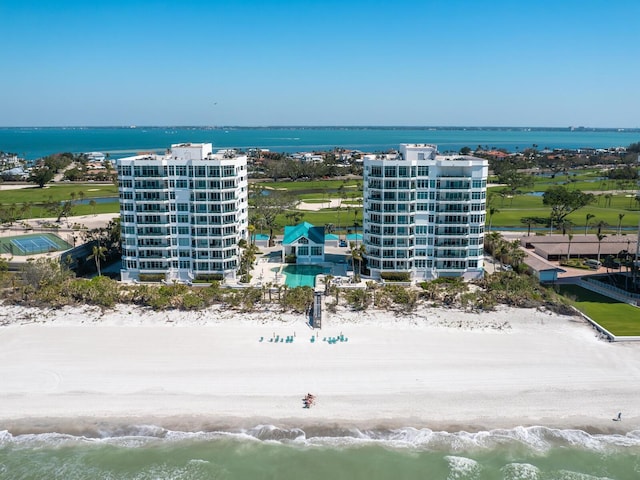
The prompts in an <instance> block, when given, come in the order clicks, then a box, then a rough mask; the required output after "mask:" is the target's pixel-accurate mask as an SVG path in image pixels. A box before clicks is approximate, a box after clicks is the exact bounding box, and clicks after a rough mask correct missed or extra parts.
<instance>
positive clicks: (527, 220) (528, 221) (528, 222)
mask: <svg viewBox="0 0 640 480" xmlns="http://www.w3.org/2000/svg"><path fill="white" fill-rule="evenodd" d="M520 223H524V224H525V225H526V226H527V237H530V236H531V226H532V225H537V224H538V222H537V220H536V219H535V218H532V217H524V218H521V219H520Z"/></svg>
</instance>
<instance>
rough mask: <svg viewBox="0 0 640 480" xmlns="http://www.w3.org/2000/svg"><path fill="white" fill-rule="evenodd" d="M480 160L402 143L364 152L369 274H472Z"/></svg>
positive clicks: (484, 167)
mask: <svg viewBox="0 0 640 480" xmlns="http://www.w3.org/2000/svg"><path fill="white" fill-rule="evenodd" d="M487 174H488V162H487V160H485V159H482V158H477V157H473V156H468V155H440V154H438V150H437V147H436V146H435V145H427V144H402V145H400V150H399V152H397V153H393V154H379V155H367V156H365V158H364V186H363V188H364V191H363V196H364V210H363V225H364V238H363V241H364V245H365V249H366V254H365V258H366V265H367V268H368V269H369V271H370V276H371V277H372V278H374V279H379V278H384V277H385V272H406V273H409V275H410V278H411V279H412V280H414V281H419V280H429V279H434V278H437V277H441V276H442V277H462V278H465V279H473V278H480V277H482V274H483V258H484V253H483V238H484V224H485V213H486V190H487Z"/></svg>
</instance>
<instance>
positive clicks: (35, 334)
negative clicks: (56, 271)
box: [0, 306, 640, 431]
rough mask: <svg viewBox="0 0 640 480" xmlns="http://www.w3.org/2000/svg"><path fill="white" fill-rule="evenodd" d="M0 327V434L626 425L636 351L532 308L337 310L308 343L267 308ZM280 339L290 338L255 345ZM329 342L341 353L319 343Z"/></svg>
mask: <svg viewBox="0 0 640 480" xmlns="http://www.w3.org/2000/svg"><path fill="white" fill-rule="evenodd" d="M425 316H426V318H425ZM0 323H8V325H5V326H3V327H0V429H2V428H18V429H23V430H24V429H26V430H29V429H43V430H46V429H54V430H55V429H57V430H58V431H60V429H64V428H67V429H68V428H71V427H70V425H73V424H81V423H82V422H86V423H91V422H94V424H99V423H101V422H102V423H103V422H109V421H114V422H115V421H121V422H129V423H131V422H134V423H155V424H161V425H163V426H167V427H174V428H182V429H195V430H197V429H200V428H205V426H206V425H229V426H238V427H240V426H253V425H256V424H260V423H262V424H265V423H271V424H276V425H294V426H295V425H297V426H303V425H311V424H314V425H333V424H339V425H343V426H359V427H374V426H387V427H394V426H398V427H399V426H415V427H429V428H432V429H447V430H460V429H466V430H480V429H488V428H502V427H505V428H509V427H515V426H518V425H546V426H550V427H559V428H581V429H586V430H590V431H630V430H634V429H638V428H640V414H639V413H638V409H639V408H640V402H639V401H638V393H639V387H638V385H640V344H633V343H628V344H623V343H620V344H618V343H608V342H605V341H602V340H600V339H598V338H597V335H596V332H595V331H594V330H593V329H591V328H590V327H589V326H587V325H586V324H585V323H583V322H582V321H581V320H579V319H578V318H572V317H562V316H558V315H553V314H549V313H545V312H540V311H536V310H516V309H502V310H500V311H498V312H495V313H488V314H482V315H475V314H466V313H462V312H459V311H455V310H441V309H440V310H436V309H431V310H426V311H423V312H422V313H421V314H419V315H415V316H411V317H410V318H404V317H396V316H394V315H393V314H388V313H387V314H383V313H380V312H378V313H377V314H353V313H351V312H341V313H340V314H338V315H331V316H330V318H329V321H328V322H327V324H326V325H325V326H324V328H323V329H322V330H321V331H320V332H319V338H318V341H317V342H315V343H311V342H310V337H311V335H312V334H314V332H312V331H311V330H310V329H309V328H308V327H307V326H306V325H305V324H304V318H303V317H302V316H295V315H285V314H279V313H275V312H264V313H261V314H253V315H242V314H236V313H233V312H230V311H223V310H220V309H212V310H209V311H207V312H198V313H184V312H182V313H179V312H161V313H153V312H144V311H141V310H139V309H137V308H134V307H127V306H121V307H119V308H118V309H116V311H114V312H110V313H107V314H104V315H102V314H101V313H100V312H99V311H98V310H97V309H90V308H84V309H79V308H73V309H64V310H61V311H48V312H47V311H38V310H30V309H25V308H21V307H10V306H4V307H2V308H1V310H0ZM294 332H295V335H296V337H295V341H294V342H293V343H278V344H274V343H271V342H268V339H269V338H271V337H272V336H273V335H274V334H276V335H280V336H283V335H284V336H286V335H293V334H294ZM340 333H343V334H344V335H345V336H346V337H348V341H347V342H342V343H337V344H334V345H330V344H328V343H327V342H323V341H322V338H323V337H329V336H335V335H338V334H340ZM260 337H265V339H264V341H263V342H259V338H260ZM307 392H312V393H314V394H315V395H316V396H317V405H315V406H313V407H312V408H311V409H303V408H302V401H301V399H302V396H303V395H304V394H305V393H307ZM619 411H622V412H623V421H622V422H612V420H611V419H612V417H613V416H614V415H615V414H617V412H619ZM64 425H66V427H65V426H64Z"/></svg>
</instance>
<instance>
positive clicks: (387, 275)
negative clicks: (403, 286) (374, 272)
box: [380, 272, 411, 282]
mask: <svg viewBox="0 0 640 480" xmlns="http://www.w3.org/2000/svg"><path fill="white" fill-rule="evenodd" d="M380 278H382V280H385V281H387V282H409V281H411V273H409V272H382V273H381V274H380Z"/></svg>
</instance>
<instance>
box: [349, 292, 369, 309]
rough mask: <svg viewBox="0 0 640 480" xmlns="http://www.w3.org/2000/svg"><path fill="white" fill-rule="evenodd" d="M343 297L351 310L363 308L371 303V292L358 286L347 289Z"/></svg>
mask: <svg viewBox="0 0 640 480" xmlns="http://www.w3.org/2000/svg"><path fill="white" fill-rule="evenodd" d="M344 298H345V300H346V301H347V304H348V305H349V306H350V307H351V308H352V309H353V310H365V309H366V308H367V307H368V306H369V305H370V303H371V294H370V293H369V292H368V291H367V290H362V289H359V288H357V289H356V288H354V289H352V290H347V291H346V292H345V295H344Z"/></svg>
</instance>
